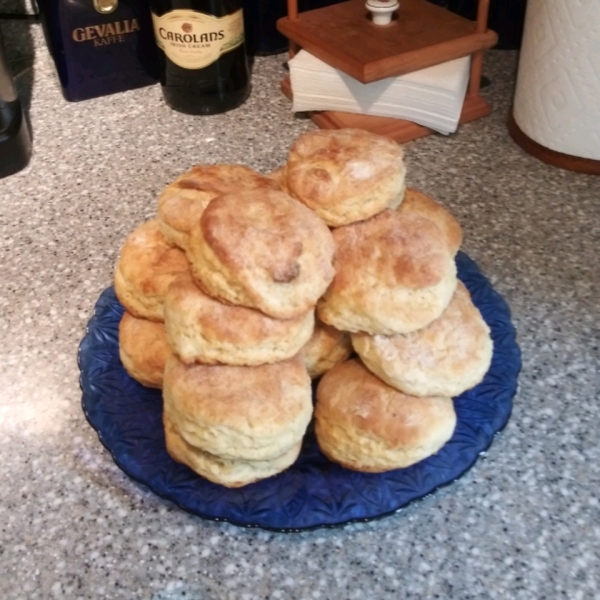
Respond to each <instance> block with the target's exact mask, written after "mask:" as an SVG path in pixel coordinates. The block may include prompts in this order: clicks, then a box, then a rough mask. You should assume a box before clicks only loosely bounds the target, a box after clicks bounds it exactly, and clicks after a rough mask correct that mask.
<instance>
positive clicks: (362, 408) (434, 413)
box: [316, 360, 451, 447]
mask: <svg viewBox="0 0 600 600" xmlns="http://www.w3.org/2000/svg"><path fill="white" fill-rule="evenodd" d="M450 406H451V404H450V405H449V404H448V398H437V397H433V396H429V397H420V398H417V397H415V396H408V395H406V394H403V393H402V392H400V391H398V390H396V389H394V388H392V387H390V386H389V385H387V384H386V383H384V382H383V381H381V380H380V379H379V378H377V377H375V375H373V374H372V373H371V372H370V371H368V370H367V369H366V368H365V367H364V365H363V364H362V363H361V362H360V361H359V360H348V361H346V362H344V363H342V364H341V365H337V366H336V367H333V369H331V370H330V371H328V372H327V373H325V375H323V378H322V379H321V381H320V382H319V386H318V388H317V409H316V410H317V417H319V416H322V417H324V418H326V419H327V421H328V422H330V423H332V424H337V425H338V426H339V427H350V428H352V429H357V430H359V431H362V432H365V433H367V434H368V435H370V436H374V437H377V438H380V439H383V440H385V442H386V443H387V444H388V445H389V446H391V447H404V446H408V447H418V446H420V445H421V444H422V441H423V439H424V438H425V437H427V432H428V431H429V430H430V429H435V428H436V427H437V424H438V421H440V420H446V418H447V416H448V412H449V407H450Z"/></svg>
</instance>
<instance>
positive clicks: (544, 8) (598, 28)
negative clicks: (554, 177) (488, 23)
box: [513, 0, 600, 160]
mask: <svg viewBox="0 0 600 600" xmlns="http://www.w3.org/2000/svg"><path fill="white" fill-rule="evenodd" d="M513 116H514V119H515V121H516V123H517V125H518V126H519V127H520V129H521V131H522V132H523V133H525V134H526V135H527V136H529V137H530V138H531V139H532V140H534V141H536V142H537V143H538V144H541V145H542V146H545V147H546V148H550V149H551V150H555V151H557V152H562V153H564V154H570V155H572V156H578V157H582V158H587V159H594V160H598V159H600V1H598V0H529V3H528V6H527V13H526V17H525V29H524V33H523V42H522V45H521V56H520V59H519V71H518V75H517V86H516V90H515V99H514V107H513Z"/></svg>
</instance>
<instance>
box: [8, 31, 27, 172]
mask: <svg viewBox="0 0 600 600" xmlns="http://www.w3.org/2000/svg"><path fill="white" fill-rule="evenodd" d="M30 156H31V137H30V135H29V127H28V126H27V121H26V120H25V117H24V115H23V110H22V109H21V103H20V101H19V98H18V97H17V92H16V90H15V86H14V83H13V79H12V76H11V72H10V70H9V67H8V64H7V62H6V59H5V58H4V45H3V42H2V35H1V34H0V177H8V176H9V175H12V174H13V173H16V172H17V171H20V170H21V169H23V168H25V167H26V166H27V163H28V162H29V158H30Z"/></svg>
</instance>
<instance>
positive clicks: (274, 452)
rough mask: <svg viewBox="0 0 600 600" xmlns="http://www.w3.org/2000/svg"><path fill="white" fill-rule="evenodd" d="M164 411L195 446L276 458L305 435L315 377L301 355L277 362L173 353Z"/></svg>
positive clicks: (233, 455) (242, 456)
mask: <svg viewBox="0 0 600 600" xmlns="http://www.w3.org/2000/svg"><path fill="white" fill-rule="evenodd" d="M163 400H164V413H165V414H166V415H168V417H169V419H170V420H171V422H172V423H173V426H174V427H175V429H176V430H177V432H178V433H179V435H180V436H181V437H182V438H183V439H184V440H185V441H186V442H187V443H188V444H189V445H191V446H193V447H194V448H198V449H200V450H202V451H204V452H208V453H209V454H212V455H214V456H218V457H219V458H222V459H232V460H237V459H239V460H253V461H272V460H275V459H277V458H279V457H281V456H282V455H283V454H285V453H287V452H289V451H290V450H291V449H292V448H293V447H295V446H296V445H297V444H298V442H300V441H301V440H302V437H303V436H304V433H305V431H306V427H307V425H308V423H309V421H310V418H311V415H312V390H311V381H310V377H309V376H308V373H307V372H306V369H305V368H304V365H303V364H302V362H301V361H300V360H299V359H296V358H294V359H291V360H287V361H283V362H280V363H275V364H273V365H261V366H259V367H237V366H229V365H199V364H194V365H185V364H183V363H182V362H181V361H180V360H179V359H178V358H177V357H176V356H171V357H170V358H169V360H168V361H167V365H166V367H165V374H164V380H163Z"/></svg>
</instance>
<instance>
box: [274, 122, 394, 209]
mask: <svg viewBox="0 0 600 600" xmlns="http://www.w3.org/2000/svg"><path fill="white" fill-rule="evenodd" d="M403 156H404V153H403V150H402V148H401V147H400V146H399V145H398V144H397V143H396V142H394V141H393V140H391V139H389V138H386V137H383V136H379V135H375V134H372V133H369V132H367V131H363V130H361V129H339V130H322V131H311V132H309V133H305V134H304V135H301V136H300V137H299V138H297V140H296V141H295V142H294V144H293V146H292V147H291V149H290V153H289V159H288V163H287V165H286V185H287V187H288V190H289V191H290V193H291V194H292V196H295V197H298V198H306V199H307V200H310V202H311V205H312V203H315V204H325V203H326V204H336V203H337V202H343V201H345V199H346V198H347V197H348V196H354V195H358V194H360V193H363V192H364V191H365V190H369V189H370V188H372V187H373V186H376V185H378V183H379V181H380V180H381V179H385V178H387V177H390V176H394V175H395V174H397V173H398V171H399V170H400V169H403V166H402V159H403Z"/></svg>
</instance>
